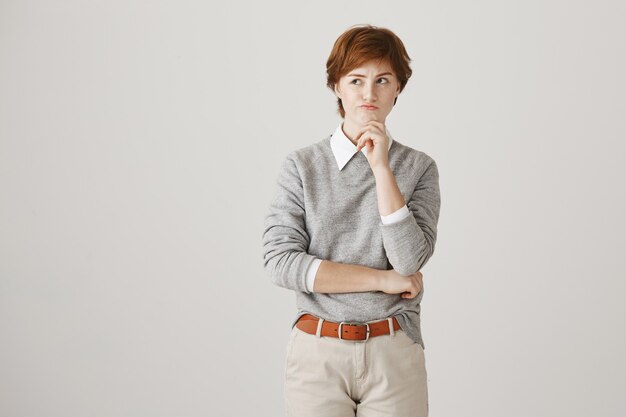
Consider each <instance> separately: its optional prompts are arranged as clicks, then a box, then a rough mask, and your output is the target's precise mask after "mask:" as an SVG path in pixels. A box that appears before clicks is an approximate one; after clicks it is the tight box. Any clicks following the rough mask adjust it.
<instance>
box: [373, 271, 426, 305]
mask: <svg viewBox="0 0 626 417" xmlns="http://www.w3.org/2000/svg"><path fill="white" fill-rule="evenodd" d="M385 273H386V274H385V275H384V277H383V279H382V281H381V284H380V287H381V288H380V290H381V291H382V292H384V293H387V294H398V293H399V294H400V296H401V297H402V298H415V297H417V294H418V293H419V292H420V291H422V288H423V286H424V284H423V282H422V278H423V277H424V275H422V273H421V272H419V271H417V272H416V273H415V274H413V275H408V276H405V275H400V274H399V273H397V272H396V271H395V269H392V270H389V271H385Z"/></svg>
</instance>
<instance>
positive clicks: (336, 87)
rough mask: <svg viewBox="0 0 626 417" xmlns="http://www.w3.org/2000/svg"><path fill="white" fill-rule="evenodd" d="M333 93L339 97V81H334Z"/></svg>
mask: <svg viewBox="0 0 626 417" xmlns="http://www.w3.org/2000/svg"><path fill="white" fill-rule="evenodd" d="M335 95H336V96H337V98H341V91H339V83H335Z"/></svg>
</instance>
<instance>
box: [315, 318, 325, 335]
mask: <svg viewBox="0 0 626 417" xmlns="http://www.w3.org/2000/svg"><path fill="white" fill-rule="evenodd" d="M322 323H324V319H323V318H321V317H320V318H319V320H318V321H317V332H315V336H317V337H318V338H319V337H322Z"/></svg>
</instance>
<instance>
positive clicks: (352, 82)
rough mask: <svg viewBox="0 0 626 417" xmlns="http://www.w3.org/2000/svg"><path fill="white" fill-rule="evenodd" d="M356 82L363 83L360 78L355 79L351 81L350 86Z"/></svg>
mask: <svg viewBox="0 0 626 417" xmlns="http://www.w3.org/2000/svg"><path fill="white" fill-rule="evenodd" d="M355 81H361V80H359V79H358V78H355V79H354V80H352V81H350V84H354V82H355Z"/></svg>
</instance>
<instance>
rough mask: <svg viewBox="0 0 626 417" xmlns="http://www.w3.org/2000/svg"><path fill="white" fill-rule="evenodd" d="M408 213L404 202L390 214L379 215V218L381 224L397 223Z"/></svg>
mask: <svg viewBox="0 0 626 417" xmlns="http://www.w3.org/2000/svg"><path fill="white" fill-rule="evenodd" d="M410 214H411V212H410V211H409V208H408V207H407V206H406V204H405V205H404V206H402V207H400V208H399V209H398V210H396V211H394V212H393V213H391V214H388V215H386V216H380V220H381V221H382V222H383V224H391V223H397V222H399V221H400V220H402V219H404V218H405V217H408V216H409V215H410Z"/></svg>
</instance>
